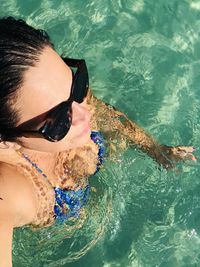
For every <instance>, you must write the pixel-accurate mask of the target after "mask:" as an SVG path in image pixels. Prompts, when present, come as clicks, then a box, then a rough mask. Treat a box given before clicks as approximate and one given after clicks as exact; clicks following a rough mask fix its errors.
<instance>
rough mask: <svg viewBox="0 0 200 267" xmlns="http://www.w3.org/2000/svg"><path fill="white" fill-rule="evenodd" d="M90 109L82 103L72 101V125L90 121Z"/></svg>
mask: <svg viewBox="0 0 200 267" xmlns="http://www.w3.org/2000/svg"><path fill="white" fill-rule="evenodd" d="M90 116H91V115H90V111H89V110H88V109H87V108H86V107H85V106H83V105H81V104H79V103H77V102H73V103H72V125H74V126H75V125H78V124H81V123H84V122H88V123H89V121H90Z"/></svg>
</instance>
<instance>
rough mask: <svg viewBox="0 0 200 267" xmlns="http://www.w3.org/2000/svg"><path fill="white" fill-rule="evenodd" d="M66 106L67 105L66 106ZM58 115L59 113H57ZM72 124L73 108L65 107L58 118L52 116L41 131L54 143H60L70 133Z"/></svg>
mask: <svg viewBox="0 0 200 267" xmlns="http://www.w3.org/2000/svg"><path fill="white" fill-rule="evenodd" d="M65 105H66V104H65ZM56 113H58V112H56ZM71 123H72V108H71V105H70V106H63V108H62V110H61V111H60V113H59V115H58V116H57V117H54V116H53V114H52V116H51V117H50V118H49V119H47V121H46V122H45V124H44V126H43V127H42V128H41V129H40V132H41V134H42V135H43V136H44V137H45V138H46V139H48V140H49V141H52V142H57V141H60V140H61V139H63V138H64V137H65V135H66V134H67V133H68V131H69V129H70V127H71Z"/></svg>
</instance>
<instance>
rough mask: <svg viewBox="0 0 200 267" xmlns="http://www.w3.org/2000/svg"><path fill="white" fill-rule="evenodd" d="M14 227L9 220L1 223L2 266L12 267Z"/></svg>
mask: <svg viewBox="0 0 200 267" xmlns="http://www.w3.org/2000/svg"><path fill="white" fill-rule="evenodd" d="M12 237H13V225H12V223H10V221H8V220H5V219H4V220H2V218H1V223H0V266H1V267H12Z"/></svg>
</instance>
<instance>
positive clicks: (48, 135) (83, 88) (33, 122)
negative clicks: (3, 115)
mask: <svg viewBox="0 0 200 267" xmlns="http://www.w3.org/2000/svg"><path fill="white" fill-rule="evenodd" d="M62 59H63V61H64V62H65V63H66V64H67V65H68V66H69V67H71V68H77V70H76V72H75V74H74V72H73V70H72V69H71V70H72V75H73V80H72V86H71V92H70V97H69V98H68V99H67V100H66V101H64V102H61V103H60V104H58V105H57V106H55V107H53V108H52V109H51V110H49V111H47V112H45V113H43V114H40V115H39V116H37V117H34V118H32V119H30V120H28V121H26V122H24V123H22V124H20V125H18V126H17V127H15V128H12V129H10V130H9V131H8V132H7V133H6V138H5V139H7V138H9V137H19V136H25V137H35V138H37V137H38V138H41V137H42V138H45V139H47V140H49V141H52V142H57V141H60V140H61V139H63V138H64V137H65V135H66V134H67V133H68V131H69V129H70V127H71V123H72V102H73V101H75V102H78V103H82V102H83V100H84V98H85V97H86V95H87V92H88V88H89V77H88V70H87V66H86V63H85V60H84V59H72V58H62ZM41 123H42V126H41V127H40V128H39V129H38V130H35V129H37V128H38V125H41Z"/></svg>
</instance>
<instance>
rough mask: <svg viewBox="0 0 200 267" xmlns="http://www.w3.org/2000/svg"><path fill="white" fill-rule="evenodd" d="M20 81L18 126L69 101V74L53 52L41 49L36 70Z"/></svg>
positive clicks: (31, 68)
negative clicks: (19, 117)
mask: <svg viewBox="0 0 200 267" xmlns="http://www.w3.org/2000/svg"><path fill="white" fill-rule="evenodd" d="M23 78H24V80H23V86H22V87H21V88H20V94H19V98H18V99H19V101H18V103H17V106H18V109H19V110H20V115H21V121H20V122H21V123H22V122H24V121H26V120H29V119H31V118H33V117H35V116H37V115H39V114H41V113H44V112H46V111H48V110H50V109H51V108H52V107H54V106H56V105H57V104H59V103H61V102H62V101H65V100H67V99H68V98H69V95H70V90H71V84H72V73H71V70H70V68H69V67H68V66H67V65H66V64H65V63H64V61H63V60H62V59H61V57H60V56H59V55H58V54H57V53H56V52H55V51H54V50H53V49H52V48H49V47H46V48H45V49H44V51H43V52H42V54H41V55H40V56H39V61H38V62H36V65H35V67H30V68H29V69H28V70H27V71H26V72H25V74H24V77H23Z"/></svg>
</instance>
